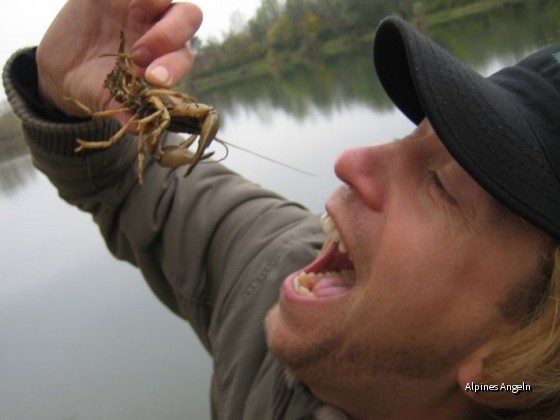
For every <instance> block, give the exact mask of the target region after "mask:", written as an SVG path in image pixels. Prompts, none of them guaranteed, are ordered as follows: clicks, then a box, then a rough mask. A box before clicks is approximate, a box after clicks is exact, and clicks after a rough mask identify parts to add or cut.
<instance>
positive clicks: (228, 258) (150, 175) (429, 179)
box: [4, 0, 560, 419]
mask: <svg viewBox="0 0 560 420" xmlns="http://www.w3.org/2000/svg"><path fill="white" fill-rule="evenodd" d="M200 21H201V13H200V11H199V10H198V8H196V7H195V6H193V5H191V4H175V5H172V4H170V2H169V1H168V0H165V1H163V0H162V1H157V2H156V1H153V0H130V1H124V0H122V1H112V2H109V1H99V0H98V1H87V0H72V1H70V2H68V3H67V5H66V6H65V7H64V9H63V10H62V11H61V13H60V14H59V16H58V17H57V18H56V20H55V21H54V22H53V24H52V26H51V27H50V29H49V31H48V32H47V34H46V35H45V37H44V39H43V40H42V42H41V45H40V46H39V48H38V50H37V52H36V64H35V54H34V52H33V51H22V52H20V53H18V54H16V55H15V56H14V58H13V59H12V60H11V61H10V62H9V63H8V64H7V66H6V70H5V72H4V84H5V87H6V91H7V94H8V98H9V100H10V103H11V104H12V106H13V108H14V110H15V111H16V113H17V115H18V116H19V117H20V118H21V119H22V121H23V123H24V129H25V132H26V135H27V137H28V143H29V145H30V148H31V150H32V153H33V158H34V162H35V165H36V166H37V167H38V168H39V169H41V170H42V171H43V172H44V173H45V174H47V176H49V177H50V179H51V180H52V181H53V183H54V184H55V185H56V186H57V188H58V190H59V193H60V195H61V196H62V197H63V198H64V199H66V200H68V201H69V202H71V203H73V204H74V205H77V206H79V207H80V208H82V209H83V210H85V211H89V212H91V213H92V214H93V215H94V218H95V220H96V222H97V223H98V224H99V226H100V228H101V232H102V234H103V235H104V237H105V239H106V241H107V245H108V247H109V248H110V250H111V251H112V252H113V253H114V254H115V255H116V256H117V257H118V258H122V259H125V260H127V261H130V262H131V263H133V264H135V265H137V266H138V267H139V268H140V269H141V270H142V272H143V274H144V276H145V278H146V280H147V282H148V283H149V284H150V286H151V287H152V289H153V290H154V292H155V293H156V294H157V296H158V297H159V298H160V299H161V300H162V301H163V302H164V303H165V304H166V305H167V306H168V307H170V308H171V309H172V310H173V311H175V312H176V313H177V314H179V315H180V316H182V317H184V318H185V319H187V320H189V322H190V323H191V324H192V325H193V327H194V329H195V331H196V332H197V334H198V336H199V337H200V339H201V341H202V343H203V344H204V345H205V347H206V348H207V349H208V351H210V352H211V354H212V357H213V360H214V377H213V383H212V410H213V415H214V416H215V417H216V418H220V419H222V418H226V419H240V418H244V419H263V418H278V419H301V418H312V417H315V418H356V419H403V418H414V419H460V418H465V419H472V418H485V417H487V416H497V415H501V416H504V417H506V416H509V417H513V416H515V415H520V416H525V417H524V418H545V416H549V417H550V418H557V417H558V412H557V411H555V410H557V409H556V408H555V405H557V403H558V401H557V398H558V395H559V394H558V391H559V390H560V379H559V378H560V376H559V375H558V372H559V370H560V369H559V368H560V357H559V356H560V355H559V349H558V347H559V345H558V343H560V336H559V332H558V326H557V324H558V322H557V318H558V317H557V313H558V308H557V307H556V305H557V302H559V297H560V295H559V293H560V292H559V289H560V274H559V273H560V269H559V267H560V265H559V263H558V262H557V258H558V257H556V254H557V252H556V248H555V247H556V245H555V244H556V242H555V241H556V240H557V239H558V238H559V237H560V223H559V222H560V216H559V215H560V208H558V207H559V206H560V200H558V197H560V195H559V194H558V193H559V192H560V181H559V179H560V177H559V176H558V175H557V171H558V170H559V169H560V162H559V160H558V159H559V158H560V153H559V151H558V146H557V144H558V143H557V142H556V141H555V140H556V139H557V137H558V134H559V133H560V119H558V118H555V114H556V109H557V104H558V103H559V99H560V64H559V61H560V46H557V47H553V48H550V49H548V50H543V51H541V52H539V53H537V54H536V55H533V56H531V57H529V58H528V59H527V60H526V61H524V62H522V63H521V64H520V65H518V66H516V67H513V68H509V69H505V70H504V71H503V72H500V73H498V74H497V75H495V76H492V77H491V78H490V79H483V78H481V77H480V76H478V75H476V74H475V73H473V72H472V71H470V70H469V69H467V68H465V67H464V66H463V65H461V64H460V63H458V62H457V61H456V60H455V59H454V58H453V57H451V56H450V55H449V54H448V53H446V52H445V51H443V50H442V49H440V48H439V47H438V46H436V45H435V44H433V43H432V42H431V41H430V40H428V39H427V38H425V37H424V36H423V35H421V34H420V33H418V32H416V31H415V30H413V29H412V28H410V27H409V26H408V25H407V24H406V23H405V22H403V21H401V20H400V19H396V18H392V19H388V20H385V21H384V22H383V23H382V24H381V25H380V27H379V29H378V32H377V35H376V41H375V48H374V54H375V61H376V66H377V72H378V75H379V77H380V79H381V81H382V83H383V85H384V87H385V88H386V90H387V91H388V93H389V95H390V96H391V98H392V99H393V100H394V102H395V103H396V105H397V106H399V107H400V108H401V110H403V112H404V113H405V114H406V115H407V116H408V117H409V118H411V119H412V120H413V121H414V122H415V123H417V124H418V127H417V129H416V130H414V132H413V133H411V134H410V135H409V136H407V137H406V138H404V139H403V140H401V141H397V142H393V143H390V144H387V145H383V146H378V147H369V148H362V149H356V150H350V151H348V152H346V153H344V154H343V155H342V156H341V157H340V159H339V160H338V161H337V163H336V166H335V170H336V173H337V175H338V176H339V178H340V179H341V180H342V181H343V185H342V186H341V187H340V188H339V189H337V190H336V191H335V192H334V193H333V194H332V195H331V197H330V198H329V199H328V200H327V203H326V209H327V214H328V215H326V216H324V217H323V219H322V224H323V227H324V231H325V232H326V236H327V239H326V241H325V240H324V235H323V233H322V232H321V229H320V228H319V222H318V220H317V218H316V217H315V216H314V215H311V214H309V213H308V212H307V211H306V210H305V209H303V208H301V207H299V206H297V205H295V204H293V203H289V202H286V201H285V200H283V199H282V198H281V197H278V196H277V195H275V194H273V193H271V192H268V191H263V190H261V189H260V188H258V187H257V186H255V185H253V184H251V183H249V182H246V181H244V180H243V179H241V178H240V177H239V176H237V175H236V174H233V173H231V172H230V171H228V170H227V169H225V168H223V167H221V166H220V165H217V164H216V165H200V166H198V167H197V168H196V169H195V170H194V171H193V173H192V174H190V175H189V176H188V177H186V178H185V177H184V176H183V175H184V173H185V170H186V169H185V168H181V169H178V170H169V169H165V168H162V167H160V166H158V165H157V164H155V163H154V162H147V164H146V170H145V174H144V185H143V186H139V185H138V182H137V171H136V154H137V153H136V152H137V151H136V146H135V142H134V141H126V139H125V140H123V141H120V142H118V143H117V144H116V145H114V146H112V147H111V148H109V149H107V150H103V151H94V152H89V153H85V154H80V155H76V154H75V152H74V148H75V141H76V138H81V139H85V140H91V141H96V140H106V139H107V138H109V137H110V136H111V135H112V134H114V133H115V132H116V130H118V126H117V125H116V124H115V123H112V122H107V121H105V120H95V121H90V120H89V118H84V117H85V115H84V113H83V110H82V109H80V108H79V107H76V106H75V105H74V104H73V103H72V102H70V101H68V100H66V99H65V98H66V97H72V98H75V99H77V100H79V101H81V102H83V103H84V104H85V105H86V106H88V107H90V108H91V109H92V110H94V111H96V110H101V109H106V108H116V107H117V106H118V104H116V103H115V101H114V100H113V99H112V98H111V97H110V96H109V95H108V93H107V92H106V91H100V89H99V86H100V85H101V84H102V81H103V79H104V78H105V75H106V74H107V73H108V72H109V70H110V68H111V66H112V62H110V60H107V61H104V60H99V59H98V58H97V57H98V56H99V54H101V53H104V52H106V51H108V50H109V49H110V46H114V44H115V40H116V39H117V36H118V33H119V32H120V30H121V29H123V28H124V30H125V32H126V35H127V40H128V42H129V44H128V48H129V50H130V53H131V55H132V57H133V58H134V60H135V62H136V64H137V65H138V66H139V67H140V69H139V70H140V73H139V74H141V75H142V76H143V77H145V78H146V80H148V81H149V82H151V83H153V84H156V85H161V86H170V85H172V84H173V83H175V82H177V81H178V80H179V78H180V77H181V76H182V75H183V74H184V73H185V72H187V71H188V70H189V68H190V66H191V64H192V54H191V52H190V50H189V49H188V48H187V47H185V42H186V41H187V40H188V39H189V38H190V37H191V36H192V35H193V33H194V32H195V30H196V29H197V28H198V26H199V24H200ZM118 119H119V121H121V122H123V121H125V120H126V115H121V116H119V118H118ZM323 242H324V244H323ZM321 247H322V250H321V251H320V252H319V253H318V254H317V251H318V250H319V249H320V248H321ZM558 255H560V253H559V254H558ZM558 261H560V260H558ZM302 267H305V268H302ZM265 331H266V333H265ZM520 384H522V385H520ZM517 385H520V386H521V388H517V387H516V388H514V386H517ZM502 386H503V387H504V388H503V389H502ZM527 386H528V387H527ZM495 387H498V388H496V389H495ZM514 389H515V392H514ZM490 391H497V392H490ZM529 391H532V392H529Z"/></svg>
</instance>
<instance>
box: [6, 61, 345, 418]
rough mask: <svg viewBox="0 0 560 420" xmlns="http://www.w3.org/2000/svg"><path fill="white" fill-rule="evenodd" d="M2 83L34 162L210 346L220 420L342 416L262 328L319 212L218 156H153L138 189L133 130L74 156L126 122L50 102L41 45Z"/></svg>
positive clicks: (304, 257) (302, 257)
mask: <svg viewBox="0 0 560 420" xmlns="http://www.w3.org/2000/svg"><path fill="white" fill-rule="evenodd" d="M3 82H4V86H5V89H6V94H7V96H8V99H9V102H10V104H11V106H12V108H13V110H14V111H15V113H16V114H17V116H18V117H19V118H20V119H21V121H22V123H23V130H24V133H25V136H26V141H27V143H28V145H29V148H30V150H31V153H32V157H33V162H34V165H35V166H36V167H37V168H38V169H39V170H40V171H42V172H43V173H44V174H45V175H46V176H47V177H48V178H49V179H50V180H51V182H52V183H53V184H54V185H55V186H56V188H57V189H58V191H59V194H60V196H61V197H62V198H63V199H64V200H66V201H68V202H69V203H71V204H72V205H75V206H77V207H79V208H80V209H82V210H84V211H87V212H89V213H91V214H92V215H93V218H94V220H95V222H96V223H97V224H98V225H99V228H100V230H101V233H102V235H103V237H104V238H105V241H106V243H107V246H108V248H109V250H110V251H111V252H112V253H113V254H114V255H115V256H116V257H117V258H119V259H122V260H126V261H129V262H130V263H132V264H134V265H135V266H137V267H138V268H139V269H140V270H141V271H142V274H143V276H144V277H145V279H146V281H147V282H148V284H149V286H150V287H151V289H152V290H153V291H154V293H155V294H156V295H157V296H158V298H159V299H160V300H161V301H162V302H163V303H164V304H165V305H166V306H167V307H169V308H170V309H171V310H172V311H173V312H175V313H176V314H177V315H178V316H180V317H182V318H184V319H185V320H187V321H188V322H190V324H191V325H192V327H193V328H194V330H195V331H196V334H197V335H198V337H199V338H200V341H201V342H202V344H203V345H204V347H205V348H206V349H207V350H208V351H209V352H210V353H211V355H212V358H213V368H214V375H213V379H212V389H211V406H212V414H213V417H214V418H217V419H232V420H239V419H250V420H253V419H302V418H341V417H339V415H337V414H336V413H335V412H336V410H334V409H332V408H329V407H326V406H323V405H322V404H321V403H320V402H319V401H317V400H316V399H315V398H314V397H313V396H312V395H311V394H310V393H309V392H308V391H307V389H306V388H305V387H304V386H303V385H301V384H299V383H298V382H297V381H295V380H290V379H289V377H288V375H287V374H286V373H285V371H284V369H283V367H282V366H281V365H280V363H279V362H278V361H277V360H276V359H275V357H274V356H273V355H272V354H271V353H270V352H269V351H268V349H267V346H266V340H265V334H264V318H265V315H266V313H267V311H268V310H269V309H270V308H271V306H272V305H273V304H274V303H275V302H276V300H277V298H278V292H279V287H280V284H281V282H282V281H283V279H284V278H285V277H286V276H287V275H288V274H289V273H291V272H294V271H296V270H297V269H299V268H301V267H303V266H304V265H306V264H307V263H308V262H309V261H310V260H312V259H313V258H314V256H315V255H316V253H317V250H318V249H319V247H320V245H321V243H322V241H323V234H322V232H321V229H320V227H319V223H318V220H317V217H316V216H315V215H312V214H311V213H310V212H309V211H307V210H306V209H304V208H303V207H301V206H299V205H297V204H294V203H292V202H289V201H287V200H285V199H283V198H282V197H280V196H278V195H276V194H274V193H272V192H269V191H266V190H264V189H262V188H260V187H259V186H258V185H255V184H253V183H251V182H248V181H247V180H245V179H243V178H242V177H240V176H239V175H237V174H235V173H233V172H231V171H230V170H228V169H226V168H224V167H223V166H221V165H219V164H208V165H199V166H198V167H197V168H196V170H195V171H193V173H192V174H191V175H189V176H188V177H184V176H183V175H184V173H185V169H184V168H180V169H177V170H169V169H165V168H161V167H159V166H158V165H157V164H154V163H153V162H152V161H150V160H149V159H148V160H147V162H146V168H145V172H144V185H143V186H139V184H138V178H137V161H136V158H137V152H136V141H135V140H136V139H135V138H133V137H132V136H129V137H130V138H125V139H123V140H121V141H119V142H118V143H117V144H116V145H115V146H113V147H111V148H109V149H107V150H103V151H97V152H90V153H86V154H79V155H77V154H76V153H75V152H74V148H75V146H76V139H77V138H81V139H85V140H105V139H107V138H109V137H110V136H111V135H112V134H113V133H115V131H116V130H117V125H116V124H115V123H114V122H111V121H109V120H96V121H92V120H80V119H72V118H69V117H68V116H64V115H62V114H59V113H57V111H55V110H49V109H46V108H45V106H44V105H43V104H41V102H40V100H39V99H38V98H39V95H38V94H37V70H36V64H35V59H34V50H23V51H20V52H18V53H16V54H15V55H14V56H13V57H12V58H11V59H10V61H8V63H7V64H6V66H5V69H4V73H3ZM185 414H186V415H188V413H185ZM342 418H343V417H342Z"/></svg>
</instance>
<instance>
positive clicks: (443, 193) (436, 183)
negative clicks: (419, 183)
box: [429, 171, 459, 206]
mask: <svg viewBox="0 0 560 420" xmlns="http://www.w3.org/2000/svg"><path fill="white" fill-rule="evenodd" d="M429 180H430V185H431V186H432V187H433V188H434V190H435V192H436V193H437V194H438V196H440V197H441V198H443V199H444V200H445V201H447V202H448V203H449V204H452V205H454V206H458V205H459V202H458V201H457V200H456V199H455V197H453V196H452V195H451V194H450V193H449V191H447V190H446V189H445V186H444V185H443V184H442V182H441V180H440V179H439V176H438V173H437V172H436V171H430V172H429Z"/></svg>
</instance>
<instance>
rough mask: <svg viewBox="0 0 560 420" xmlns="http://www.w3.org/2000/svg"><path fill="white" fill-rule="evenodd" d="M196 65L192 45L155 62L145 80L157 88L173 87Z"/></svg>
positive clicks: (145, 75) (148, 70) (147, 71)
mask: <svg viewBox="0 0 560 420" xmlns="http://www.w3.org/2000/svg"><path fill="white" fill-rule="evenodd" d="M193 64H194V55H193V53H192V51H191V48H190V43H189V44H187V45H186V46H185V47H183V48H181V49H179V50H176V51H173V52H170V53H169V54H166V55H164V56H162V57H160V58H158V59H157V60H154V61H153V62H152V63H151V64H150V66H149V67H148V68H147V69H146V73H145V74H144V78H145V79H146V81H147V82H148V83H151V84H153V85H156V86H162V87H171V86H173V85H176V84H177V83H178V82H179V81H180V80H181V78H183V76H185V75H186V74H187V73H188V72H189V71H190V69H191V68H192V66H193Z"/></svg>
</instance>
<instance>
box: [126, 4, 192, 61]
mask: <svg viewBox="0 0 560 420" xmlns="http://www.w3.org/2000/svg"><path fill="white" fill-rule="evenodd" d="M201 23H202V11H201V10H200V9H199V8H198V7H197V6H195V5H194V4H191V3H177V4H173V5H172V6H171V7H169V8H168V9H166V11H165V12H164V13H163V14H162V15H161V17H160V19H159V20H158V21H157V22H156V23H155V24H154V25H153V26H152V27H151V28H150V29H149V30H148V31H147V32H146V33H145V34H144V35H142V37H141V38H140V39H138V40H137V41H136V42H135V43H134V45H133V46H132V50H131V55H132V58H133V59H134V62H135V63H136V64H137V65H138V66H140V67H148V66H149V65H150V63H151V62H152V61H153V60H156V59H157V58H158V57H161V56H164V55H166V54H169V53H171V52H173V51H176V50H180V49H182V48H184V47H185V44H186V42H187V41H188V40H189V39H190V38H191V37H192V36H193V35H194V34H195V32H196V31H197V30H198V28H199V27H200V24H201Z"/></svg>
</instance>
